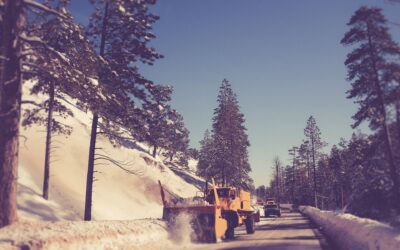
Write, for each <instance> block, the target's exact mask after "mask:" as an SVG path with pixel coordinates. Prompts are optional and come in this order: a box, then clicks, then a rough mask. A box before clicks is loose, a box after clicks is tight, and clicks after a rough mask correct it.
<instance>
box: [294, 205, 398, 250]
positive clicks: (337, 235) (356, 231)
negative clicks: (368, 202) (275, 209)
mask: <svg viewBox="0 0 400 250" xmlns="http://www.w3.org/2000/svg"><path fill="white" fill-rule="evenodd" d="M300 211H301V212H302V213H304V214H305V215H307V216H309V217H310V218H311V219H312V220H313V221H314V222H315V223H316V224H318V225H319V226H320V227H322V230H323V231H324V232H325V233H326V234H327V235H328V236H329V237H330V238H331V239H332V240H333V241H334V242H335V243H336V244H337V246H338V247H340V248H341V249H352V250H364V249H370V250H372V249H385V250H398V249H400V231H399V230H397V229H395V228H393V227H391V226H389V225H386V224H383V223H380V222H378V221H374V220H370V219H365V218H360V217H357V216H354V215H351V214H345V213H336V212H332V211H321V210H319V209H317V208H314V207H309V206H305V207H303V206H301V207H300Z"/></svg>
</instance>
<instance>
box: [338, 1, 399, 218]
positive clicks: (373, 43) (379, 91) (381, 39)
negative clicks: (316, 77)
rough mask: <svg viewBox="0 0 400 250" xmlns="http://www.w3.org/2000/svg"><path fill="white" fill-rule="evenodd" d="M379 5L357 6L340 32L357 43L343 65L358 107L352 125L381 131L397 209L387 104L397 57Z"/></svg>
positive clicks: (345, 41)
mask: <svg viewBox="0 0 400 250" xmlns="http://www.w3.org/2000/svg"><path fill="white" fill-rule="evenodd" d="M381 12H382V10H381V9H379V8H369V7H361V8H360V9H358V10H357V11H356V12H355V13H354V15H353V16H352V17H351V19H350V22H349V23H348V25H349V26H350V30H349V31H348V32H347V33H346V34H345V35H344V37H343V39H342V40H341V43H342V44H343V45H354V46H355V45H358V47H357V48H355V49H354V50H353V51H352V52H351V53H349V54H348V56H347V59H346V61H345V65H346V66H347V69H348V80H349V81H351V89H350V90H349V91H348V96H347V97H348V98H351V99H353V98H354V99H356V103H357V104H359V110H358V111H357V113H356V114H355V115H354V116H353V119H354V120H355V123H354V124H353V128H355V127H357V126H359V125H360V124H361V123H362V122H363V121H368V122H369V126H370V128H371V129H372V130H381V131H382V132H383V142H384V145H385V148H386V150H385V152H386V160H387V163H388V165H389V169H390V176H391V179H392V182H393V188H392V196H393V201H394V204H395V205H396V206H397V210H398V211H400V200H399V199H400V198H399V197H400V191H399V187H400V183H399V182H400V180H399V173H398V169H397V167H396V163H395V158H394V151H393V142H392V138H393V137H392V135H391V130H390V129H389V123H390V121H389V115H388V110H387V108H388V107H387V104H388V102H389V98H388V94H389V91H388V90H389V87H390V86H391V84H392V82H391V80H392V79H391V77H387V76H388V75H391V74H392V72H391V70H392V67H391V65H392V64H391V62H392V61H393V60H394V59H395V60H398V58H399V56H400V48H399V46H398V45H397V44H396V43H395V42H394V41H393V39H392V37H391V36H390V34H389V31H388V27H387V21H386V19H385V17H384V16H383V15H382V13H381Z"/></svg>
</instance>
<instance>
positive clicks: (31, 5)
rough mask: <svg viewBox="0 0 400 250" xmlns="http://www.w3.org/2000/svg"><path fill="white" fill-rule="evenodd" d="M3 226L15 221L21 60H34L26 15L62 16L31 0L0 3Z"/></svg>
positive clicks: (0, 217) (0, 211)
mask: <svg viewBox="0 0 400 250" xmlns="http://www.w3.org/2000/svg"><path fill="white" fill-rule="evenodd" d="M0 3H1V4H0V25H1V27H0V118H1V119H0V178H1V179H0V206H1V209H0V227H2V226H5V225H8V224H11V223H13V222H14V221H15V220H16V217H17V216H16V180H17V166H18V137H19V121H20V114H21V95H22V87H21V86H22V72H23V71H24V70H25V69H23V68H21V60H22V59H23V58H24V57H27V56H31V57H34V55H35V52H34V51H29V50H26V49H25V48H26V47H29V45H30V44H32V43H38V42H41V41H38V40H37V39H36V38H35V37H30V36H28V35H27V34H25V33H24V26H25V20H26V16H27V14H26V13H27V12H29V11H30V10H31V9H35V11H34V12H31V13H30V14H31V15H37V14H39V15H45V14H51V15H57V16H60V17H64V16H63V15H62V14H60V13H58V12H57V11H55V10H53V9H52V8H51V7H49V6H47V5H44V4H42V3H39V2H36V1H33V0H30V1H22V0H2V1H1V2H0Z"/></svg>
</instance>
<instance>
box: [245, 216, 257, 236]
mask: <svg viewBox="0 0 400 250" xmlns="http://www.w3.org/2000/svg"><path fill="white" fill-rule="evenodd" d="M245 224H246V232H247V233H248V234H253V233H254V231H255V230H254V218H253V216H249V217H247V219H246V220H245Z"/></svg>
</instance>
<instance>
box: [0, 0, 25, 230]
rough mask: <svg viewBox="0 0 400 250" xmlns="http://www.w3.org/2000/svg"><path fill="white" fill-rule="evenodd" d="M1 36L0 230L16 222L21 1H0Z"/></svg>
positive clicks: (22, 14) (22, 18)
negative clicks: (0, 5) (0, 11)
mask: <svg viewBox="0 0 400 250" xmlns="http://www.w3.org/2000/svg"><path fill="white" fill-rule="evenodd" d="M3 4H4V6H3V8H4V13H3V15H2V23H1V24H2V26H1V33H0V43H1V44H0V50H1V51H0V55H1V56H2V58H1V59H0V63H1V64H0V227H3V226H6V225H9V224H11V223H13V222H14V221H16V219H17V209H16V194H17V170H18V146H19V142H18V137H19V121H20V114H21V83H22V82H21V81H22V79H21V66H20V60H19V54H20V52H21V44H20V40H19V39H18V35H19V33H20V31H21V29H22V28H23V25H24V13H23V8H22V7H23V1H22V0H5V1H3Z"/></svg>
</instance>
